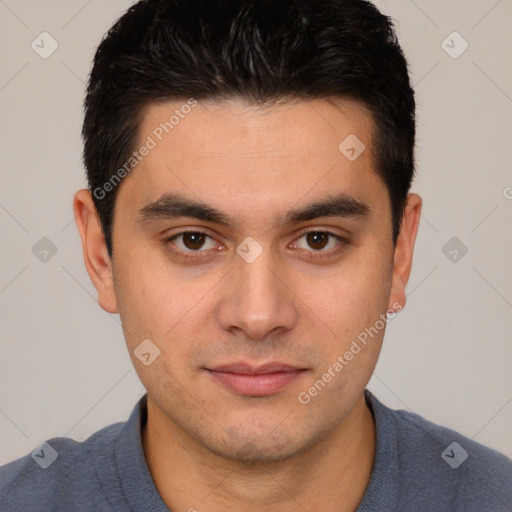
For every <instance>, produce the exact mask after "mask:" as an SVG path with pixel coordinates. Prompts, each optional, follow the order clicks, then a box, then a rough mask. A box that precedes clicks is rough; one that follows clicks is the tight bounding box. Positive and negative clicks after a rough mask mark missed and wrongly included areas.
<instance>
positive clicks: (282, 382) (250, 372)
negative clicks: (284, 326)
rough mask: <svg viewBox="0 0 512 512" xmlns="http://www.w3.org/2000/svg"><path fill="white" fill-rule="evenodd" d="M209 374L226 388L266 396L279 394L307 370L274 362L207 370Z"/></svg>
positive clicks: (246, 393)
mask: <svg viewBox="0 0 512 512" xmlns="http://www.w3.org/2000/svg"><path fill="white" fill-rule="evenodd" d="M206 370H207V371H208V373H209V374H210V375H211V376H212V377H213V378H214V379H215V380H216V381H217V382H219V383H220V384H222V385H223V386H224V387H226V388H228V389H229V390H231V391H234V392H235V393H239V394H242V395H248V396H266V395H271V394H274V393H277V392H278V391H280V390H281V389H283V388H285V387H286V386H288V385H289V384H290V383H292V382H293V381H294V380H296V379H298V378H300V376H301V375H303V374H304V373H305V372H306V371H307V369H306V368H299V367H296V366H291V365H288V364H284V363H279V362H272V363H266V364H263V365H258V366H256V365H251V364H248V363H244V362H239V363H231V364H227V365H221V366H216V367H215V368H206Z"/></svg>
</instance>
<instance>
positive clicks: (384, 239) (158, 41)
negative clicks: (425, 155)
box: [0, 0, 512, 512]
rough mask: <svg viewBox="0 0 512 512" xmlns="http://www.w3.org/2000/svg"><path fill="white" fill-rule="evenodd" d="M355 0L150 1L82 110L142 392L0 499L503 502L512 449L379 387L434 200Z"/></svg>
mask: <svg viewBox="0 0 512 512" xmlns="http://www.w3.org/2000/svg"><path fill="white" fill-rule="evenodd" d="M414 134H415V119H414V97H413V91H412V89H411V87H410V85H409V79H408V75H407V67H406V62H405V59H404V57H403V54H402V52H401V49H400V47H399V45H398V43H397V40H396V37H395V34H394V32H393V29H392V25H391V23H390V20H388V19H387V18H386V17H385V16H383V15H381V14H380V13H379V12H378V10H377V9H376V8H375V7H374V6H373V5H372V4H370V3H367V2H365V1H362V0H350V1H349V0H331V1H324V2H317V1H311V0H296V1H291V0H280V1H279V2H276V1H262V0H236V1H235V0H233V1H228V0H224V1H220V2H211V1H209V2H207V1H201V0H186V1H185V0H181V1H180V0H167V1H163V0H162V1H158V0H146V1H142V2H140V3H138V4H136V5H135V6H133V7H131V8H130V10H129V11H128V12H127V13H126V14H125V15H124V16H123V17H122V18H121V19H120V20H119V21H118V22H117V23H116V24H115V26H114V27H113V28H112V29H111V30H110V31H109V33H108V35H107V36H106V38H105V39H104V40H103V42H102V43H101V45H100V47H99V49H98V51H97V54H96V57H95V61H94V66H93V70H92V72H91V76H90V81H89V84H88V89H87V97H86V101H85V121H84V127H83V136H84V161H85V165H86V169H87V173H88V179H89V185H90V189H88V190H81V191H79V192H78V193H77V194H76V195H75V200H74V209H75V215H76V219H77V225H78V229H79V231H80V235H81V238H82V243H83V251H84V260H85V264H86V267H87V270H88V272H89V275H90V277H91V280H92V281H93V283H94V285H95V287H96V289H97V291H98V301H99V303H100V305H101V307H102V308H103V309H105V310H106V311H108V312H111V313H115V312H119V314H120V317H121V320H122V325H123V330H124V334H125V338H126V342H127V346H128V349H129V352H130V356H131V357H132V360H133V364H134V366H135V368H136V371H137V372H138V375H139V377H140V379H141V381H142V383H143V384H144V386H145V388H146V389H147V395H146V396H144V397H143V398H142V399H141V400H140V401H139V403H138V404H137V406H136V407H135V409H134V411H133V413H132V415H131V417H130V419H129V420H128V422H126V423H123V424H116V425H112V426H109V427H106V428H105V429H103V430H101V431H100V432H97V433H96V434H94V435H93V436H92V437H91V438H89V439H88V440H87V441H85V442H84V443H75V442H74V441H71V440H69V439H64V438H56V439H51V440H49V441H48V443H46V444H44V445H42V446H41V449H40V452H39V453H37V452H36V453H35V454H32V456H30V455H28V456H26V457H24V458H22V459H19V460H17V461H14V462H12V463H10V464H8V465H6V466H4V467H3V468H2V469H1V470H0V481H1V486H0V509H1V510H2V511H4V510H5V511H10V510H16V511H20V510H22V511H24V510H31V511H32V510H38V511H50V510H51V511H55V510H59V511H60V510H66V511H71V510H72V511H82V510H83V511H85V510H94V511H104V510H105V511H106V510H115V511H125V510H127V511H128V510H133V511H146V510H147V511H152V512H155V511H168V510H172V511H174V512H177V511H181V510H183V511H199V512H201V511H211V512H218V511H225V510H247V511H262V510H263V511H274V510H276V511H277V510H279V511H285V512H287V511H290V512H292V511H304V510H307V511H317V510H322V511H332V512H334V511H336V512H343V511H354V510H357V511H387V510H389V511H398V510H404V511H416V510H417V511H420V510H421V511H429V510H436V511H444V510H446V511H448V510H450V511H452V510H461V511H462V510H464V511H477V510H478V511H480V510H492V511H498V510H511V509H512V485H511V482H512V462H511V461H510V460H509V459H507V458H506V457H504V456H502V455H500V454H499V453H497V452H494V451H492V450H490V449H488V448H485V447H483V446H481V445H479V444H477V443H475V442H473V441H471V440H469V439H466V438H464V437H463V436H461V435H460V434H457V433H455V432H453V431H450V430H448V429H445V428H443V427H439V426H436V425H434V424H432V423H429V422H428V421H426V420H424V419H422V418H421V417H419V416H417V415H414V414H411V413H407V412H403V411H392V410H390V409H388V408H387V407H385V406H384V405H382V404H381V403H380V402H379V401H378V400H377V399H376V398H375V397H374V396H372V395H371V394H370V393H369V392H367V391H365V387H366V385H367V383H368V380H369V379H370V376H371V374H372V372H373V369H374V367H375V364H376V362H377V358H378V355H379V352H380V349H381V345H382V340H383V336H384V331H385V327H386V324H387V322H388V320H389V319H390V318H393V317H394V316H395V314H396V313H397V312H398V311H400V310H401V309H402V308H403V307H404V305H405V286H406V284H407V281H408V278H409V273H410V269H411V264H412V254H413V247H414V241H415V237H416V232H417V228H418V222H419V217H420V211H421V199H420V197H419V196H417V195H416V194H409V189H410V185H411V181H412V178H413V171H414V159H413V148H414Z"/></svg>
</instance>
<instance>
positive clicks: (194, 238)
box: [170, 231, 216, 252]
mask: <svg viewBox="0 0 512 512" xmlns="http://www.w3.org/2000/svg"><path fill="white" fill-rule="evenodd" d="M170 241H171V242H172V243H173V244H174V245H176V246H177V247H178V248H179V249H181V250H182V251H188V252H191V251H199V250H201V249H203V250H208V249H214V248H215V247H216V242H215V240H213V238H212V237H211V236H208V235H207V234H206V233H202V232H200V231H186V232H184V233H180V234H178V235H176V236H174V237H172V238H171V239H170Z"/></svg>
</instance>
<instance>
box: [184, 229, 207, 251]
mask: <svg viewBox="0 0 512 512" xmlns="http://www.w3.org/2000/svg"><path fill="white" fill-rule="evenodd" d="M182 236H183V245H184V246H185V247H186V248H187V249H190V250H193V251H197V250H199V249H201V247H202V246H203V245H204V241H205V238H206V235H205V234H204V233H183V235H182Z"/></svg>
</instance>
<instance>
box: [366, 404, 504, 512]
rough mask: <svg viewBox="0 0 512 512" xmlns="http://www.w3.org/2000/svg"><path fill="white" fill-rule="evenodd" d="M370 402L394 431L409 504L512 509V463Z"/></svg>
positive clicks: (443, 429) (465, 439)
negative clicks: (414, 502) (420, 503)
mask: <svg viewBox="0 0 512 512" xmlns="http://www.w3.org/2000/svg"><path fill="white" fill-rule="evenodd" d="M372 400H373V402H372V403H373V407H375V409H377V410H378V415H377V416H376V417H377V418H378V416H379V415H380V417H381V421H382V417H383V416H385V420H384V421H383V423H385V424H386V425H387V426H388V430H392V431H394V432H393V435H390V436H389V439H392V440H393V441H392V442H393V443H394V444H395V446H394V447H393V453H394V454H395V456H396V458H397V461H398V464H399V466H400V468H401V470H400V473H401V481H402V482H403V489H405V491H404V492H403V493H402V494H406V495H407V496H408V499H411V500H413V501H417V502H425V503H426V502H429V503H430V504H431V505H432V503H437V502H439V503H440V504H441V503H443V504H446V505H447V504H450V507H451V508H450V510H465V511H470V510H471V511H472V510H475V511H476V510H510V509H512V460H511V459H509V458H508V457H506V456H505V455H503V454H501V453H499V452H497V451H495V450H492V449H491V448H488V447H486V446H484V445H482V444H480V443H477V442H476V441H474V440H472V439H469V438H468V437H465V436H463V435H462V434H460V433H458V432H456V431H454V430H452V429H449V428H446V427H443V426H440V425H437V424H435V423H433V422H431V421H428V420H426V419H425V418H423V417H421V416H419V415H418V414H414V413H411V412H408V411H402V410H400V411H395V410H392V409H389V408H387V407H385V406H384V405H382V404H380V403H379V402H377V401H376V400H375V398H374V397H373V398H372ZM377 421H378V419H377ZM493 504H494V505H493ZM500 507H501V508H500ZM507 507H508V508H507ZM411 510H412V508H411ZM418 510H419V509H418ZM429 510H430V509H429ZM440 510H443V509H442V508H441V509H440Z"/></svg>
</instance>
